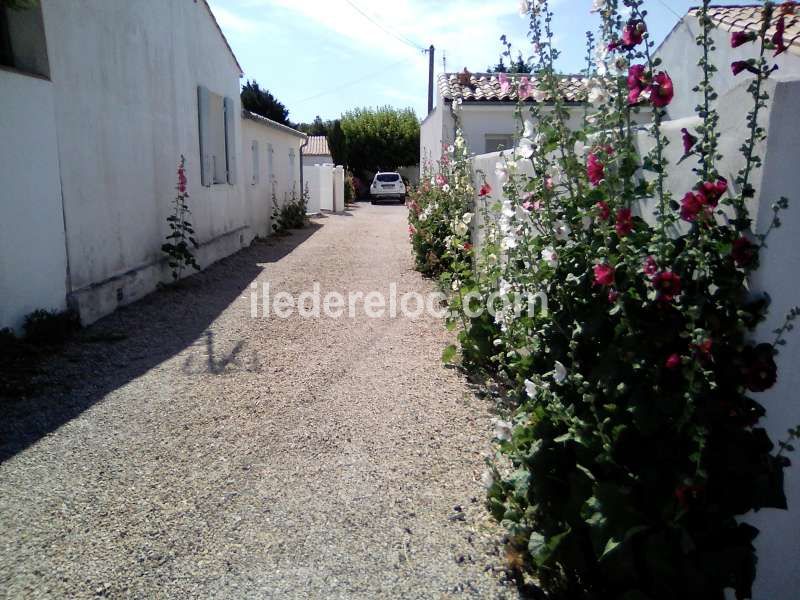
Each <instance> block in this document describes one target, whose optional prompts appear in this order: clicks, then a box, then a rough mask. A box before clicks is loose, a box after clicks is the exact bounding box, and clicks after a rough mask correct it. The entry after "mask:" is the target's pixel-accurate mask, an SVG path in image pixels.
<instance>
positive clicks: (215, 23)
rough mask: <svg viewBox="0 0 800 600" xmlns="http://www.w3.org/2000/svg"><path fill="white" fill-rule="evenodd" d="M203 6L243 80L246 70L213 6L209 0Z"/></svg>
mask: <svg viewBox="0 0 800 600" xmlns="http://www.w3.org/2000/svg"><path fill="white" fill-rule="evenodd" d="M195 2H197V0H195ZM203 4H204V5H205V7H206V10H207V11H208V14H209V15H210V16H211V21H212V22H213V23H214V26H215V27H216V28H217V31H219V34H220V35H221V36H222V41H223V42H225V46H227V48H228V52H230V54H231V57H232V58H233V62H235V63H236V68H238V69H239V78H240V79H241V78H242V77H244V69H242V65H241V64H240V63H239V59H238V58H236V53H235V52H234V51H233V48H231V45H230V43H228V38H227V37H225V33H224V32H223V31H222V27H220V26H219V21H217V17H215V16H214V11H213V10H211V6H210V5H209V4H208V0H203Z"/></svg>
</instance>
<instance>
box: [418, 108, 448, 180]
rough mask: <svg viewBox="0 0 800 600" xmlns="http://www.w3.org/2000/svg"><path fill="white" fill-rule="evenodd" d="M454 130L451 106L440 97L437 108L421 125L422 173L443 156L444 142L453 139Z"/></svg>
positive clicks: (420, 165)
mask: <svg viewBox="0 0 800 600" xmlns="http://www.w3.org/2000/svg"><path fill="white" fill-rule="evenodd" d="M453 131H454V126H453V125H452V116H451V114H450V107H449V105H447V104H445V103H444V101H443V100H442V98H441V97H439V101H438V104H437V105H436V108H435V109H434V110H433V112H432V113H431V114H429V115H428V116H427V117H426V118H425V120H423V121H422V124H421V125H420V135H419V147H420V162H419V168H420V173H424V172H425V171H426V169H429V168H432V167H433V165H435V164H436V162H437V161H438V160H439V159H440V158H441V157H442V144H443V143H444V142H445V141H448V142H449V141H450V140H451V138H452V137H453Z"/></svg>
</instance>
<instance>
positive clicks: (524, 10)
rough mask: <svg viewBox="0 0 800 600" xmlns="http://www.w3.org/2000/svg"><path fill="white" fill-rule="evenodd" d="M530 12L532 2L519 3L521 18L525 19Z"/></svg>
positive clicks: (527, 0) (522, 1)
mask: <svg viewBox="0 0 800 600" xmlns="http://www.w3.org/2000/svg"><path fill="white" fill-rule="evenodd" d="M530 12H531V3H530V1H529V0H520V2H519V15H520V16H521V17H524V16H526V15H527V14H528V13H530Z"/></svg>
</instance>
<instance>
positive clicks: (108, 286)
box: [67, 226, 256, 325]
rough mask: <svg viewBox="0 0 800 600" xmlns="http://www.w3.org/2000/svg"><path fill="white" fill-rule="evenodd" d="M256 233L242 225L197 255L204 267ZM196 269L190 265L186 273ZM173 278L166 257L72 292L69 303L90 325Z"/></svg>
mask: <svg viewBox="0 0 800 600" xmlns="http://www.w3.org/2000/svg"><path fill="white" fill-rule="evenodd" d="M255 237H256V236H255V233H254V232H253V230H252V229H251V228H250V227H248V226H244V227H240V228H239V229H235V230H233V231H231V232H229V233H226V234H223V235H221V236H219V237H217V238H215V239H213V240H211V241H209V242H206V243H204V244H202V245H201V246H200V248H198V249H197V250H196V251H195V258H196V259H197V262H198V263H199V264H200V266H201V267H202V268H204V269H205V268H207V267H208V266H210V265H212V264H213V263H215V262H217V261H218V260H221V259H223V258H225V257H226V256H230V255H231V254H235V253H236V252H238V251H239V250H241V249H242V248H245V247H247V246H249V245H250V243H252V241H253V239H254V238H255ZM194 272H195V271H194V270H193V269H189V270H188V271H187V272H186V273H185V274H184V277H188V276H190V275H192V274H193V273H194ZM171 281H172V271H171V269H170V268H169V266H168V265H167V261H166V259H159V260H158V261H156V262H153V263H150V264H146V265H142V266H140V267H137V268H135V269H131V270H130V271H128V272H126V273H122V274H120V275H116V276H114V277H111V278H109V279H107V280H105V281H101V282H99V283H96V284H93V285H90V286H88V287H85V288H82V289H79V290H75V291H73V292H71V293H70V294H69V295H68V297H67V301H68V305H69V306H70V308H73V309H74V310H76V311H77V312H78V314H79V315H80V318H81V323H82V324H83V325H90V324H91V323H94V322H95V321H97V320H98V319H101V318H102V317H104V316H106V315H109V314H111V313H112V312H114V311H115V310H117V309H118V308H119V307H121V306H125V305H127V304H131V303H133V302H136V301H137V300H141V299H142V298H144V297H145V296H147V295H148V294H151V293H152V292H154V291H155V290H156V289H157V288H158V286H159V284H162V283H168V282H171Z"/></svg>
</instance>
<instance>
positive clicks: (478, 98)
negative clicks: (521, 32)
mask: <svg viewBox="0 0 800 600" xmlns="http://www.w3.org/2000/svg"><path fill="white" fill-rule="evenodd" d="M521 77H523V75H509V78H510V79H511V80H512V84H513V82H515V81H518V80H519V79H520V78H521ZM530 79H531V84H532V85H533V86H534V87H535V86H536V77H535V76H534V77H530ZM583 81H584V78H583V77H578V76H566V77H564V78H562V80H561V91H562V94H563V95H562V99H563V100H564V101H565V102H582V101H583V100H584V99H585V93H586V92H585V89H584V85H583ZM438 84H439V92H440V93H441V95H442V97H443V98H445V99H446V100H458V99H459V98H460V99H461V100H463V101H464V102H517V100H518V94H517V92H516V90H515V89H514V88H515V87H516V86H515V85H511V87H510V89H509V90H508V91H507V92H506V93H503V92H502V91H501V89H500V81H499V80H498V79H497V75H496V74H488V73H472V74H470V76H469V83H467V78H466V77H465V76H464V74H463V73H443V74H442V75H439V81H438ZM533 101H534V100H533V99H532V98H531V99H530V102H533ZM546 101H552V98H548V99H547V100H546Z"/></svg>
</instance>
